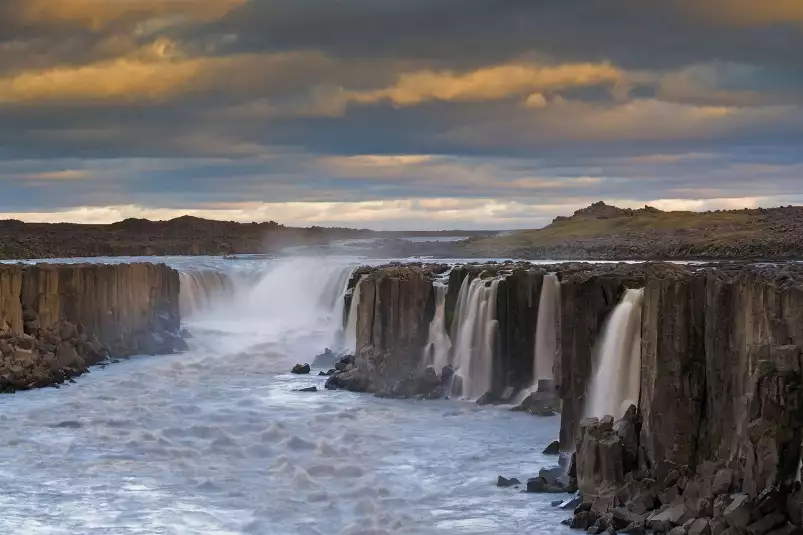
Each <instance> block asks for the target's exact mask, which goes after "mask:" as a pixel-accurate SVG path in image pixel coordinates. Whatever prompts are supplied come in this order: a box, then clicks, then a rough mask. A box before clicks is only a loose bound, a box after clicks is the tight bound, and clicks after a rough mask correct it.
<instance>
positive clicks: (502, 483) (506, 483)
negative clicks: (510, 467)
mask: <svg viewBox="0 0 803 535" xmlns="http://www.w3.org/2000/svg"><path fill="white" fill-rule="evenodd" d="M516 485H521V481H519V480H518V479H516V478H515V477H512V478H510V479H505V478H504V477H502V476H499V478H498V479H497V480H496V486H497V487H515V486H516Z"/></svg>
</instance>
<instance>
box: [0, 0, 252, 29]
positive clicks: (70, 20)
mask: <svg viewBox="0 0 803 535" xmlns="http://www.w3.org/2000/svg"><path fill="white" fill-rule="evenodd" d="M245 2H246V0H214V1H210V0H136V1H128V0H123V1H117V0H58V1H53V0H15V1H12V2H9V5H8V6H7V7H6V16H7V17H10V18H11V19H12V20H14V21H15V22H16V23H18V24H25V25H32V26H35V25H53V26H55V25H74V26H77V27H80V28H85V29H88V30H93V31H98V30H103V29H106V28H107V27H109V26H111V25H113V24H136V23H141V22H145V21H149V20H153V19H169V18H181V19H187V20H192V21H196V22H201V21H210V20H215V19H218V18H220V17H222V16H223V15H225V14H226V13H228V12H229V11H231V10H233V9H235V8H237V7H240V6H242V5H243V4H244V3H245Z"/></svg>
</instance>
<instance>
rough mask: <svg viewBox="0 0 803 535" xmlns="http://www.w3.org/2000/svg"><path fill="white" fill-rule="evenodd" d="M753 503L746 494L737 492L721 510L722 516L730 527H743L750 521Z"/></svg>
mask: <svg viewBox="0 0 803 535" xmlns="http://www.w3.org/2000/svg"><path fill="white" fill-rule="evenodd" d="M752 512H753V504H752V502H751V500H750V496H748V495H747V494H737V495H736V496H734V497H733V501H731V503H730V505H728V507H727V508H726V509H725V510H724V511H723V512H722V517H723V518H724V519H725V521H726V522H727V523H728V525H729V526H730V527H732V528H736V529H744V528H746V527H747V526H748V524H749V523H750V517H751V515H752Z"/></svg>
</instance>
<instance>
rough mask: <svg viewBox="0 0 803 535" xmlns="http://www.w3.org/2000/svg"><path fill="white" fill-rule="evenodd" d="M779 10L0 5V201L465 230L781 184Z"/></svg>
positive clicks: (756, 6) (800, 132)
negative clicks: (585, 208) (601, 202)
mask: <svg viewBox="0 0 803 535" xmlns="http://www.w3.org/2000/svg"><path fill="white" fill-rule="evenodd" d="M799 5H800V3H799V2H787V1H786V0H777V1H775V2H759V1H758V0H756V1H750V0H705V1H695V2H691V0H667V1H666V2H638V5H637V6H636V2H634V1H633V0H611V1H609V2H604V3H599V2H588V1H586V0H565V1H562V2H554V1H551V0H511V1H506V2H502V3H500V2H498V1H496V0H440V1H438V2H431V1H427V0H406V1H405V2H375V1H367V0H342V1H339V2H334V3H333V2H329V1H325V0H305V1H304V2H299V1H298V0H221V1H211V0H210V1H201V0H141V1H137V2H133V1H131V2H129V1H123V0H65V1H60V2H56V1H53V2H50V1H46V0H0V186H2V191H3V196H2V198H0V211H4V212H9V213H26V214H48V213H54V214H55V213H58V214H67V215H64V216H63V217H70V218H73V217H74V218H79V217H85V218H87V219H92V218H100V217H116V216H113V215H109V214H117V215H119V216H121V217H122V215H124V214H129V213H131V214H133V213H148V214H152V215H155V216H156V215H159V214H162V213H171V214H172V213H179V212H182V211H187V210H190V211H192V210H202V211H204V210H211V211H213V212H210V213H214V214H218V215H219V214H223V213H228V212H224V211H225V210H234V211H235V212H232V213H233V214H234V215H237V214H238V213H239V214H240V215H237V217H243V218H247V217H254V218H262V217H263V216H264V217H265V218H269V219H279V220H285V219H286V220H288V221H301V222H303V221H304V220H306V218H308V217H309V218H313V219H314V218H315V217H317V215H316V214H318V213H319V212H320V213H322V214H323V215H321V216H320V217H322V218H323V219H322V221H323V220H325V221H333V222H335V221H347V220H348V221H353V222H354V223H355V224H357V223H360V222H375V223H371V224H376V225H392V224H398V225H400V226H404V224H405V222H404V219H403V218H404V217H410V218H413V220H415V221H414V222H415V223H416V224H420V225H426V224H429V223H428V221H432V224H433V225H436V224H440V223H439V220H438V219H437V218H436V216H429V215H427V214H429V213H430V212H431V210H430V208H431V207H439V209H440V210H442V211H444V212H445V213H448V214H452V215H450V216H449V217H450V218H451V217H453V218H454V219H448V222H449V223H450V224H452V225H457V223H459V222H462V223H461V225H462V224H474V223H473V221H475V220H476V221H477V223H476V224H477V225H479V226H482V225H483V224H484V223H483V222H487V223H488V224H489V225H507V224H511V225H512V224H513V223H512V221H514V220H515V221H518V223H519V224H523V225H524V224H526V225H535V224H536V223H537V222H539V221H545V220H546V219H544V218H545V217H547V216H542V213H541V212H543V213H544V214H548V216H550V217H553V216H554V215H560V214H562V213H566V212H570V211H571V210H573V209H574V208H576V207H580V206H582V205H583V204H586V203H588V202H591V201H593V200H597V199H609V200H617V199H618V200H620V201H622V202H627V203H635V204H636V205H640V204H642V203H646V202H650V201H656V200H658V201H662V202H665V203H666V204H665V206H698V207H707V206H710V205H713V204H712V203H720V204H723V203H727V202H733V203H738V202H744V203H755V202H761V203H763V202H769V201H768V199H769V200H778V201H779V202H780V201H781V200H784V201H786V200H789V199H796V198H798V197H796V196H799V195H800V194H801V188H803V183H801V181H800V176H801V172H802V171H803V170H802V169H801V167H800V166H801V158H800V155H799V146H800V145H801V144H803V64H802V63H801V56H800V54H799V52H798V51H799V50H801V49H803V32H801V31H800V12H799V7H798V6H799ZM633 43H638V45H637V46H634V44H633ZM722 199H734V200H733V201H722ZM754 199H761V200H760V201H754ZM243 203H246V204H243ZM247 203H256V204H253V205H251V204H247ZM299 203H300V204H299ZM673 203H674V204H673ZM695 203H697V204H695ZM130 206H134V208H130ZM126 207H129V208H126ZM551 207H555V208H554V210H553V208H551ZM109 210H110V211H109ZM137 210H139V211H140V212H137ZM237 210H241V211H242V213H240V212H237ZM294 210H295V211H297V212H294ZM383 210H389V211H390V212H389V213H390V214H395V215H392V216H390V215H389V216H381V215H380V213H381V212H382V211H383ZM162 211H167V212H162ZM528 211H529V212H528ZM534 211H540V212H538V213H535V212H534ZM274 212H275V213H274ZM202 213H206V212H202ZM243 214H245V215H243ZM304 214H308V215H304ZM338 214H341V215H342V218H341V219H338V218H339V217H340V216H339V215H338ZM42 217H46V215H43V216H42ZM383 217H384V219H383ZM437 217H446V216H437ZM344 218H345V219H344ZM392 221H395V222H396V223H392ZM411 223H412V222H411Z"/></svg>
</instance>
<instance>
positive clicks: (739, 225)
mask: <svg viewBox="0 0 803 535" xmlns="http://www.w3.org/2000/svg"><path fill="white" fill-rule="evenodd" d="M464 247H465V249H466V252H467V254H471V255H476V256H512V257H522V258H530V259H537V258H543V259H568V258H572V259H598V260H606V259H610V260H627V259H632V260H636V259H695V258H699V259H729V258H746V259H796V258H803V207H793V206H789V207H781V208H767V209H764V208H759V209H751V210H748V209H745V210H731V211H712V212H663V211H661V210H658V209H657V208H653V207H650V206H645V207H644V208H641V209H638V210H631V209H622V208H617V207H615V206H609V205H607V204H605V203H603V202H598V203H594V204H592V205H591V206H588V207H587V208H583V209H581V210H578V211H577V212H575V213H574V215H572V216H571V217H558V218H556V219H555V220H554V221H553V222H552V223H551V224H550V225H548V226H546V227H544V228H542V229H539V230H520V231H515V232H512V233H509V234H506V235H503V236H499V237H491V238H478V239H473V240H470V241H469V242H468V243H466V244H465V245H464Z"/></svg>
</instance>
